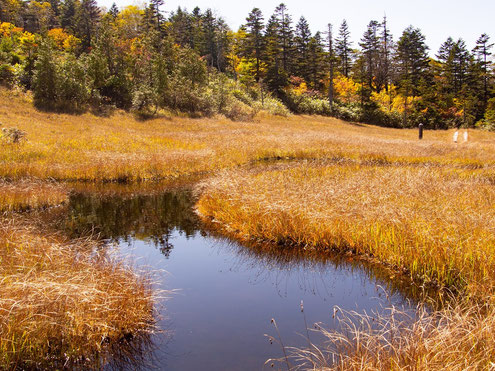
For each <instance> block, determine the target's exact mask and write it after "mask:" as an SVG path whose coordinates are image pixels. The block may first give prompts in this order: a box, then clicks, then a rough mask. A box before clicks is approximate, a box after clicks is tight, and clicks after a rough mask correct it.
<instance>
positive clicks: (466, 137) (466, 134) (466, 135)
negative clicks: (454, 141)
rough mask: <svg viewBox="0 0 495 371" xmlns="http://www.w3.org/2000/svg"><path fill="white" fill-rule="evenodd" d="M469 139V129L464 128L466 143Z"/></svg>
mask: <svg viewBox="0 0 495 371" xmlns="http://www.w3.org/2000/svg"><path fill="white" fill-rule="evenodd" d="M467 141H468V131H467V129H466V130H464V143H465V142H467Z"/></svg>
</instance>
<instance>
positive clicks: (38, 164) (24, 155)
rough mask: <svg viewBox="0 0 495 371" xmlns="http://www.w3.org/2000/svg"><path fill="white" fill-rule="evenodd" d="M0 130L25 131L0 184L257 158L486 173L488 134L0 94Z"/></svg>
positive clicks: (164, 171)
mask: <svg viewBox="0 0 495 371" xmlns="http://www.w3.org/2000/svg"><path fill="white" fill-rule="evenodd" d="M0 123H1V124H2V125H3V126H4V127H17V128H19V129H21V130H23V131H25V132H26V133H27V140H26V141H25V142H23V143H21V144H2V146H1V147H0V177H4V178H11V179H20V178H24V177H37V178H40V179H56V180H76V181H77V180H78V181H127V182H132V181H138V180H156V179H161V178H171V177H177V176H184V175H191V174H205V173H213V172H215V171H217V170H219V169H225V168H231V167H235V166H239V165H246V164H249V163H252V162H257V161H260V160H264V159H277V158H292V159H294V158H295V159H297V158H302V159H318V158H326V159H335V160H339V159H354V160H357V161H368V162H376V163H405V164H424V163H429V164H434V165H438V166H446V165H448V166H457V167H469V168H480V167H484V166H494V164H495V151H494V150H493V144H494V135H493V134H490V133H485V132H479V131H475V132H472V133H471V134H470V138H471V141H470V142H468V143H459V144H458V145H454V144H453V143H451V142H452V131H437V132H430V131H428V132H426V133H425V139H424V140H423V141H421V142H420V141H418V140H417V132H416V131H415V130H397V129H386V128H379V127H373V126H368V125H360V124H349V123H346V122H343V121H341V120H337V119H333V118H324V117H311V116H292V117H288V118H282V117H269V116H266V115H263V114H260V115H259V116H257V117H256V118H255V119H254V121H253V122H232V121H230V120H227V119H225V118H221V117H217V118H209V119H189V118H179V117H174V118H167V117H156V118H154V119H151V120H147V121H141V120H138V119H136V118H135V117H134V116H132V115H129V114H127V113H124V112H121V111H116V112H115V113H114V114H113V115H112V116H110V117H98V116H94V115H92V114H90V113H87V114H83V115H79V116H74V115H67V114H56V113H44V112H39V111H37V110H36V109H34V108H33V106H32V103H31V102H30V99H29V97H28V96H19V97H14V96H12V92H11V91H8V90H5V89H0Z"/></svg>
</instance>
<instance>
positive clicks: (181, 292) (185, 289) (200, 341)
mask: <svg viewBox="0 0 495 371" xmlns="http://www.w3.org/2000/svg"><path fill="white" fill-rule="evenodd" d="M193 208H194V198H193V196H192V194H191V192H190V191H189V190H183V189H180V190H173V191H167V192H164V193H162V194H159V195H152V196H116V195H107V196H97V195H95V194H89V193H88V194H86V193H82V194H74V195H73V196H71V199H70V203H69V207H68V208H67V213H68V214H67V216H66V218H65V221H64V228H65V229H66V230H67V231H69V232H70V233H71V234H72V235H73V236H80V235H85V234H87V233H89V232H90V231H91V233H99V234H100V236H101V237H102V238H105V239H108V240H110V241H112V242H114V243H116V244H117V245H118V248H119V249H120V250H121V251H122V253H123V254H125V255H128V256H131V257H132V259H133V261H134V262H135V263H134V264H136V265H138V266H149V267H151V268H152V269H155V270H161V271H162V272H163V273H160V274H159V276H158V277H159V282H158V283H157V287H158V288H160V289H164V290H177V291H175V292H174V293H173V294H171V295H170V297H169V298H168V299H167V300H165V301H164V302H163V303H162V304H163V305H162V306H161V310H160V312H161V316H162V317H163V319H161V320H160V326H161V328H163V329H165V330H167V331H166V332H165V335H162V336H159V337H157V338H156V339H155V344H154V351H153V353H152V355H150V356H149V357H146V362H145V363H143V364H142V366H141V368H142V369H164V370H205V371H206V370H259V369H263V368H270V366H269V365H265V361H266V360H267V359H269V358H273V357H280V356H281V355H282V353H281V348H280V346H278V345H277V344H273V345H271V344H270V342H269V341H268V338H267V337H266V336H264V335H265V334H269V335H273V336H276V334H277V333H276V330H275V328H274V326H273V324H272V323H271V319H272V318H274V319H275V320H276V322H277V324H278V327H279V329H280V333H281V338H282V341H283V342H284V344H286V345H291V346H305V345H307V344H308V342H307V340H306V338H305V336H306V334H307V332H306V326H305V317H306V322H307V323H308V325H309V326H310V327H311V324H313V323H316V322H322V323H325V324H326V327H327V328H332V326H334V322H333V320H332V313H333V307H334V306H335V305H338V306H339V307H341V308H343V309H347V310H358V311H360V312H362V311H368V312H370V311H372V310H377V309H379V308H380V306H381V305H383V300H381V299H379V297H382V298H383V297H386V296H388V298H389V299H388V300H389V301H390V303H391V304H394V305H397V306H403V307H405V308H412V305H413V304H410V303H409V302H408V300H406V299H407V297H411V296H412V295H413V291H412V288H410V287H407V286H403V285H402V284H401V283H400V282H396V281H393V280H391V279H390V278H389V276H390V273H389V272H387V271H385V270H383V269H380V268H377V267H371V266H369V265H367V264H364V263H359V262H355V261H354V260H353V259H351V258H350V257H346V256H335V255H332V254H321V253H319V254H315V253H311V252H304V251H301V250H300V249H299V250H295V249H293V248H292V249H290V248H284V247H277V246H270V245H264V246H261V245H260V246H242V245H240V244H238V243H235V242H233V241H229V240H228V239H225V238H221V237H218V236H215V235H214V234H213V233H210V232H209V231H207V230H206V229H205V228H204V227H203V226H202V225H201V223H200V221H199V220H198V218H197V216H196V215H195V213H194V211H193ZM301 301H303V302H304V314H303V313H302V312H301V308H300V305H301ZM310 337H311V340H312V341H313V342H315V343H319V342H321V340H322V339H320V338H318V334H316V333H310ZM282 366H283V365H282Z"/></svg>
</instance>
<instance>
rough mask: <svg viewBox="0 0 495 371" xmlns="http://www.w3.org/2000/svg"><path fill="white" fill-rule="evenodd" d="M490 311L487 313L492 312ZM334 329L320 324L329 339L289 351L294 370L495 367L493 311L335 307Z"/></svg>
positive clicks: (288, 361) (460, 307)
mask: <svg viewBox="0 0 495 371" xmlns="http://www.w3.org/2000/svg"><path fill="white" fill-rule="evenodd" d="M487 310H488V312H487ZM334 320H335V330H327V329H325V328H324V327H322V326H321V325H319V324H315V328H316V330H315V331H317V332H319V333H321V334H323V335H324V337H325V338H326V341H325V345H324V346H316V345H314V344H313V343H311V341H309V345H308V347H307V348H306V349H300V348H292V347H286V348H285V353H286V354H287V359H280V360H269V361H267V362H274V361H278V362H282V363H285V364H286V366H288V368H289V369H305V370H328V371H330V370H342V371H344V370H345V371H347V370H356V371H357V370H367V371H372V370H373V371H374V370H376V371H378V370H418V371H420V370H425V371H426V370H445V371H446V370H449V371H457V370H458V371H460V370H491V369H493V367H494V366H495V364H494V362H495V338H494V337H493V334H494V332H495V313H494V309H493V308H491V309H487V308H486V307H483V306H478V305H473V304H457V305H453V306H449V307H448V308H445V309H443V310H441V311H438V312H434V313H429V312H428V311H427V310H426V309H425V308H424V307H419V308H418V310H417V311H416V313H415V314H414V315H411V314H410V313H406V312H401V311H398V310H397V309H396V308H394V307H391V308H389V309H388V310H387V311H384V312H382V313H380V314H379V313H374V314H362V313H357V312H355V311H342V310H341V309H340V308H338V307H336V308H334Z"/></svg>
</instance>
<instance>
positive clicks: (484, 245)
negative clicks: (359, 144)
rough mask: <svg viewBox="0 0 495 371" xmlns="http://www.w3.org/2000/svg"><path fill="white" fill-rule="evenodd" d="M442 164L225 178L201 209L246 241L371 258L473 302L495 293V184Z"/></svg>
mask: <svg viewBox="0 0 495 371" xmlns="http://www.w3.org/2000/svg"><path fill="white" fill-rule="evenodd" d="M463 174H464V171H460V175H459V174H458V172H457V171H453V170H450V169H449V170H446V169H443V168H435V167H415V166H365V165H352V164H351V165H349V164H343V165H335V164H325V163H323V164H320V163H316V162H315V163H305V164H293V165H290V164H288V165H285V166H274V168H273V169H265V171H259V169H257V170H256V171H242V170H241V171H233V172H226V173H223V174H222V175H220V176H218V177H217V178H214V179H213V180H209V181H206V182H205V184H204V189H203V190H202V194H203V195H202V197H201V199H200V200H199V203H198V210H199V212H200V213H201V214H202V215H203V216H204V217H211V218H214V219H215V220H217V221H219V222H220V223H221V225H223V227H224V228H228V230H229V231H232V232H233V233H234V234H235V235H236V236H237V237H238V238H241V239H252V238H259V239H264V240H268V241H273V242H276V243H289V244H295V245H297V246H303V247H309V248H323V249H325V248H327V249H337V250H342V251H348V250H350V251H353V252H354V253H357V254H367V255H370V256H371V257H372V258H374V259H378V260H379V261H381V262H383V263H386V264H389V265H392V266H394V267H396V268H397V269H399V270H401V271H402V270H405V271H406V272H408V273H409V274H410V275H411V276H412V277H413V278H415V279H419V280H421V281H422V282H432V283H436V284H439V285H442V286H448V287H456V288H457V289H462V290H463V291H465V293H466V294H468V295H477V296H484V295H487V294H492V293H493V289H494V288H495V186H494V185H493V184H491V182H489V181H487V180H486V179H485V177H484V176H482V175H478V176H473V177H470V178H466V177H465V176H462V175H463Z"/></svg>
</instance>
